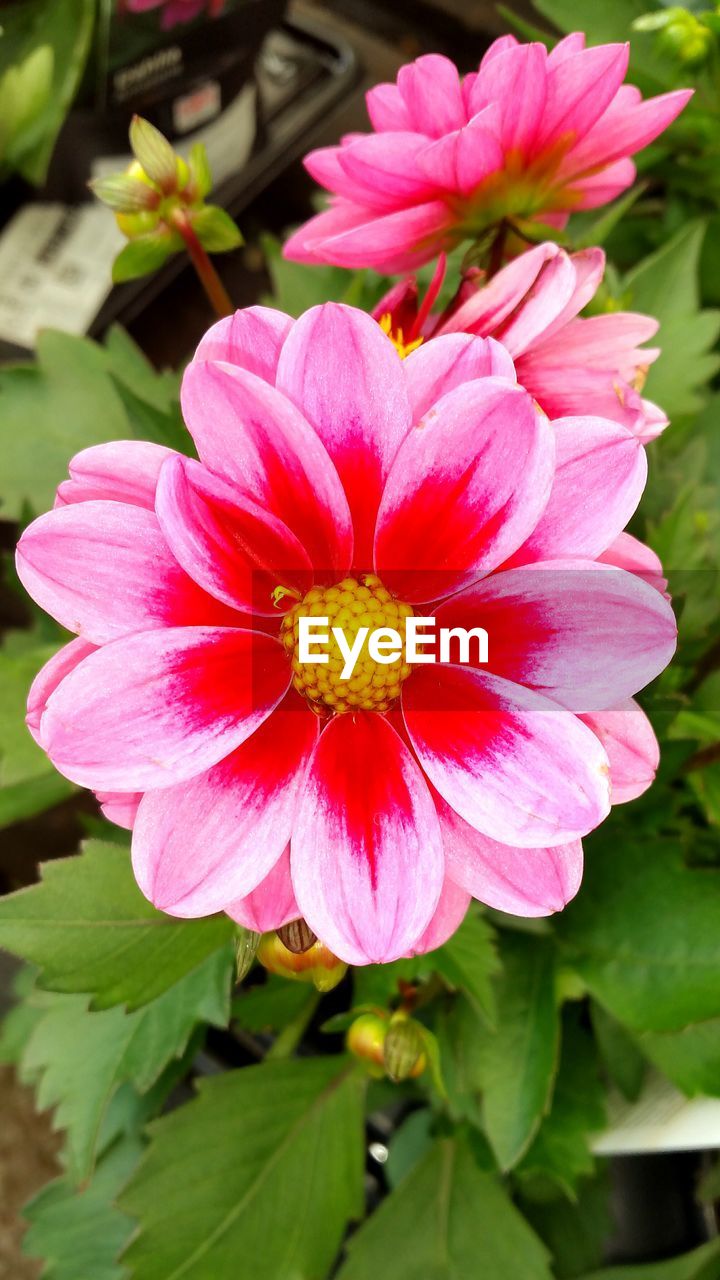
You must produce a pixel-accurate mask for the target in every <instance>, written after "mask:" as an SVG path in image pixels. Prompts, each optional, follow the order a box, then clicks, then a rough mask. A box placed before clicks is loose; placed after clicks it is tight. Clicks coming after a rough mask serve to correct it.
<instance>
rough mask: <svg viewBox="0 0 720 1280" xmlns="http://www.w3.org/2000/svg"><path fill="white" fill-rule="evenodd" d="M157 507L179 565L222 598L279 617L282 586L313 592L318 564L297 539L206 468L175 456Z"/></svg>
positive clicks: (160, 486) (165, 473) (167, 468)
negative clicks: (277, 595) (278, 591)
mask: <svg viewBox="0 0 720 1280" xmlns="http://www.w3.org/2000/svg"><path fill="white" fill-rule="evenodd" d="M156 506H157V515H158V519H159V521H160V525H161V527H162V530H163V533H164V534H165V537H166V538H167V541H168V545H169V547H170V549H171V551H172V553H173V555H174V556H175V558H176V560H178V562H179V563H180V564H181V565H182V566H183V568H184V569H186V571H187V572H188V573H189V574H190V575H191V576H192V578H193V579H194V581H195V582H197V583H198V585H199V586H201V587H203V588H204V590H205V591H207V592H209V593H210V595H212V596H214V597H215V598H216V599H217V600H223V601H224V602H225V603H226V604H228V605H230V606H231V607H233V608H236V609H240V610H249V611H252V612H254V613H259V614H265V615H266V616H272V615H273V614H275V613H277V605H276V603H275V598H274V594H273V593H274V592H275V590H276V588H277V587H278V586H283V587H288V588H290V589H291V591H292V592H293V593H294V594H295V595H296V596H298V595H299V596H304V595H305V593H306V592H307V591H308V590H309V589H310V587H311V585H312V567H311V564H310V561H309V559H308V557H307V554H306V553H305V551H304V550H303V548H302V546H301V544H300V543H299V542H298V540H297V538H296V537H295V535H294V534H293V533H291V532H290V530H289V529H288V528H287V526H286V525H284V524H283V522H282V520H278V519H277V517H276V516H272V515H269V514H268V512H266V511H265V510H264V509H263V508H262V507H260V506H258V504H257V503H256V502H253V501H252V499H251V498H247V497H245V496H244V495H241V494H238V493H237V491H236V490H235V489H233V487H232V486H231V485H229V484H227V483H226V481H224V480H221V479H220V478H219V477H218V476H216V475H214V473H213V472H212V471H209V470H208V469H207V467H204V466H203V465H202V463H200V462H194V461H193V460H192V458H181V457H180V456H179V455H178V456H177V457H175V458H171V459H170V460H169V461H168V462H167V463H166V464H165V466H164V467H163V470H162V474H161V476H160V483H159V484H158V491H157V498H156Z"/></svg>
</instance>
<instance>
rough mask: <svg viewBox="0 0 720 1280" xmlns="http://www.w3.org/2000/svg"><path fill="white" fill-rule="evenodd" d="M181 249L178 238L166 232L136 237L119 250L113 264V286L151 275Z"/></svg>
mask: <svg viewBox="0 0 720 1280" xmlns="http://www.w3.org/2000/svg"><path fill="white" fill-rule="evenodd" d="M181 248H182V241H181V240H180V237H179V236H176V235H174V234H173V233H168V232H167V231H148V232H147V233H146V234H145V235H144V236H137V237H136V238H135V239H134V240H130V241H129V242H128V244H126V245H125V248H124V249H121V250H120V252H119V254H118V255H117V257H116V259H115V261H114V262H113V266H112V278H113V284H125V283H126V281H128V280H139V279H140V277H141V276H149V275H152V273H153V271H158V270H159V269H160V267H162V266H164V264H165V263H166V262H167V260H168V258H171V257H172V255H173V254H174V253H179V252H180V250H181Z"/></svg>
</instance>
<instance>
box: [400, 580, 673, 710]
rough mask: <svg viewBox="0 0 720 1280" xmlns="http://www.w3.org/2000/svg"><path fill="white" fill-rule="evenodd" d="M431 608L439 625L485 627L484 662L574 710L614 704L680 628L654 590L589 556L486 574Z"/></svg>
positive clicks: (664, 659) (657, 665) (666, 652)
mask: <svg viewBox="0 0 720 1280" xmlns="http://www.w3.org/2000/svg"><path fill="white" fill-rule="evenodd" d="M435 617H436V625H437V626H438V627H456V626H464V627H467V628H471V627H476V626H482V627H484V628H485V630H486V631H487V633H488V658H489V662H488V664H487V666H484V667H483V669H484V670H487V671H492V672H493V673H494V674H495V675H497V676H502V677H504V678H505V679H506V680H512V681H515V682H517V683H518V684H522V685H526V686H528V687H530V688H532V689H536V690H537V691H538V692H539V693H542V694H545V695H547V696H548V697H550V698H552V699H553V701H554V702H556V703H558V704H559V705H561V706H563V707H566V708H567V709H568V711H575V712H581V711H595V710H598V709H600V708H603V707H608V706H613V705H615V704H616V703H617V702H618V700H620V699H623V698H627V697H628V696H629V695H631V694H633V693H636V692H637V691H638V689H642V688H644V686H645V685H646V684H649V683H650V681H651V680H654V679H655V676H657V675H658V674H659V673H660V672H661V671H662V670H663V669H664V668H665V667H666V666H667V664H668V662H669V661H670V658H671V657H672V655H673V653H674V651H675V645H676V636H677V628H676V625H675V618H674V616H673V612H672V609H671V608H670V605H669V604H668V602H667V601H666V600H665V599H664V598H663V597H662V596H661V595H660V593H659V592H658V591H656V590H655V589H654V588H653V587H651V586H648V584H647V583H646V582H643V581H642V579H641V578H638V577H636V576H635V575H634V574H632V573H624V572H623V571H622V570H620V569H614V570H613V569H610V568H606V567H605V566H603V565H598V564H597V563H596V562H594V561H589V560H588V561H582V560H574V561H573V560H570V561H563V560H556V561H552V562H544V563H543V564H540V565H538V566H537V567H533V566H530V567H528V568H525V569H510V570H508V571H507V572H505V573H498V574H493V575H492V577H490V578H485V579H484V580H483V581H482V582H479V583H477V585H476V586H474V587H471V588H470V589H469V590H468V591H464V592H463V593H462V594H461V595H458V596H454V597H453V598H452V599H451V600H449V601H447V602H446V603H445V604H444V605H441V606H440V608H439V609H437V610H436V613H435ZM451 652H452V650H451ZM476 653H477V649H475V651H474V652H473V651H471V654H472V657H473V665H476V662H475V655H476ZM414 680H415V677H414V676H413V681H412V683H414Z"/></svg>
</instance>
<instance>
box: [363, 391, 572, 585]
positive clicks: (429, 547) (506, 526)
mask: <svg viewBox="0 0 720 1280" xmlns="http://www.w3.org/2000/svg"><path fill="white" fill-rule="evenodd" d="M554 462H555V446H554V440H553V437H552V429H551V427H550V424H549V423H548V421H547V419H546V418H545V417H544V415H542V414H540V413H538V411H537V410H536V408H535V406H534V404H533V402H532V400H531V398H530V396H529V395H528V394H527V392H525V391H523V389H522V388H521V387H518V386H513V385H511V384H510V383H509V382H507V381H506V380H505V379H501V378H484V379H482V380H479V381H477V382H468V383H465V384H464V385H462V386H459V387H457V388H456V389H455V390H454V391H451V392H449V393H448V395H446V396H443V398H442V399H441V400H439V401H438V402H437V403H436V404H435V405H433V407H432V408H431V409H429V410H428V412H427V413H426V414H425V416H424V417H423V418H422V419H421V420H420V422H419V423H418V424H417V425H416V426H415V427H413V429H412V431H411V432H410V434H409V435H408V437H407V439H406V440H405V441H404V442H403V444H402V445H401V447H400V450H399V452H398V455H397V458H396V459H395V463H394V464H393V468H392V470H391V472H390V475H389V477H388V481H387V484H386V486H385V491H384V493H383V497H382V503H381V505H380V511H379V514H378V521H377V532H376V535H375V565H376V568H377V571H378V573H379V574H380V576H381V577H382V578H383V580H384V581H385V583H386V585H387V586H389V587H390V588H391V589H392V590H393V591H395V592H396V594H397V595H398V596H400V597H401V599H404V600H410V601H418V600H434V599H437V598H438V597H439V596H443V595H449V594H450V592H451V591H455V590H458V588H460V587H462V586H463V585H465V584H466V583H468V582H471V581H474V580H476V579H477V578H478V577H479V576H480V575H481V574H483V573H488V572H490V571H491V570H492V569H494V568H496V567H497V565H498V564H501V563H502V561H503V560H505V559H506V558H507V556H508V555H512V553H513V551H515V550H516V549H517V547H518V546H519V545H521V544H522V543H523V542H524V541H525V539H526V538H527V537H528V535H529V534H530V532H531V530H532V529H533V528H534V527H535V525H536V524H537V522H538V519H539V518H540V514H541V512H542V510H543V508H544V506H545V503H546V502H547V500H548V495H549V492H550V485H551V482H552V473H553V468H554Z"/></svg>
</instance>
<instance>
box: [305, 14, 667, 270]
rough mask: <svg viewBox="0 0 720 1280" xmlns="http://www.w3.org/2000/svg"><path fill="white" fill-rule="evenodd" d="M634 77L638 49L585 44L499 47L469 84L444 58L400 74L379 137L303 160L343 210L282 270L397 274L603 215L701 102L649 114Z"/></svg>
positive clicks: (388, 94)
mask: <svg viewBox="0 0 720 1280" xmlns="http://www.w3.org/2000/svg"><path fill="white" fill-rule="evenodd" d="M627 65H628V46H627V45H625V44H608V45H599V46H597V47H596V48H591V49H586V48H585V37H584V36H583V35H581V34H575V35H570V36H567V37H566V38H565V39H564V40H561V41H560V43H559V44H558V45H557V46H556V47H555V48H554V49H553V51H552V53H548V52H547V50H546V49H545V46H544V45H542V44H518V42H517V40H516V39H515V37H514V36H502V37H501V38H500V39H499V40H496V41H495V42H494V44H492V45H491V46H490V48H489V49H488V51H487V53H486V54H485V57H484V58H483V60H482V62H481V64H480V68H479V70H478V71H477V72H471V73H470V74H469V75H467V76H465V77H464V79H463V80H462V81H461V80H460V77H459V76H458V72H457V69H456V67H455V66H454V65H453V63H452V62H450V61H449V60H448V59H447V58H444V57H442V56H441V55H439V54H428V55H425V56H423V57H421V58H418V59H417V60H416V61H415V62H412V63H410V64H409V65H408V66H405V67H401V69H400V71H399V72H398V77H397V83H396V84H379V85H376V86H375V88H374V89H371V90H370V91H369V93H368V94H367V107H368V113H369V115H370V121H371V123H372V126H373V129H374V130H375V132H374V133H369V134H362V133H353V134H350V135H349V136H348V137H346V138H343V140H342V143H341V145H340V146H339V147H323V148H321V149H320V150H319V151H312V152H311V153H310V154H309V155H308V156H307V157H306V160H305V165H306V167H307V169H308V171H309V172H310V174H311V175H312V177H313V178H315V180H316V181H317V182H319V183H320V184H321V186H323V187H325V188H326V190H328V191H329V192H330V193H331V195H332V201H331V205H330V208H329V209H327V210H326V211H325V212H324V213H320V214H318V215H317V216H316V217H314V218H311V219H310V221H309V222H308V223H306V225H305V226H303V227H301V228H300V230H299V231H297V232H296V233H295V235H293V236H291V238H290V239H289V240H288V242H287V244H286V245H285V256H286V257H288V258H292V259H294V260H295V261H298V262H333V263H337V264H338V265H339V266H342V267H374V268H376V270H378V271H386V272H389V273H391V274H392V273H395V272H401V271H408V270H412V268H413V267H415V266H418V265H419V264H421V263H423V262H428V261H429V260H430V259H431V258H433V257H435V256H436V255H437V254H438V253H439V252H440V251H441V250H442V249H447V248H448V247H451V246H452V245H454V244H457V243H459V242H461V241H463V240H468V239H470V240H476V239H478V237H479V236H481V235H482V233H483V232H484V231H485V230H486V228H487V227H489V226H491V225H492V224H493V223H496V222H499V221H500V220H501V219H502V218H506V217H507V218H533V219H537V218H539V219H541V220H542V221H544V222H546V223H551V224H554V225H556V226H564V225H565V222H566V221H567V218H568V215H569V214H570V213H572V212H573V211H574V210H578V209H591V208H594V207H595V206H597V205H602V204H606V203H607V202H608V201H609V200H613V199H614V198H615V197H616V196H618V195H619V194H620V193H621V192H622V191H624V190H625V189H626V188H627V187H629V186H631V184H632V183H633V181H634V179H635V166H634V164H633V163H632V161H631V160H630V156H631V155H634V154H635V152H637V151H639V150H641V148H642V147H645V146H647V144H648V143H649V142H652V141H653V139H654V138H656V137H657V136H658V134H660V133H662V131H663V129H666V128H667V126H668V125H669V124H670V123H671V122H672V121H673V120H674V119H675V117H676V116H677V115H678V114H679V112H680V111H681V110H682V108H683V107H684V105H685V103H686V102H687V100H688V98H689V97H690V96H691V91H690V90H684V89H681V90H677V91H676V92H673V93H666V94H662V95H661V96H660V97H657V98H650V99H648V100H647V101H645V102H643V100H642V98H641V95H640V92H639V91H638V90H637V89H635V88H634V87H633V86H632V85H623V83H622V82H623V80H624V78H625V72H626V71H627Z"/></svg>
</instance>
